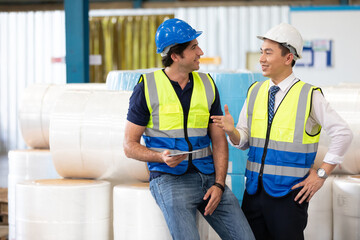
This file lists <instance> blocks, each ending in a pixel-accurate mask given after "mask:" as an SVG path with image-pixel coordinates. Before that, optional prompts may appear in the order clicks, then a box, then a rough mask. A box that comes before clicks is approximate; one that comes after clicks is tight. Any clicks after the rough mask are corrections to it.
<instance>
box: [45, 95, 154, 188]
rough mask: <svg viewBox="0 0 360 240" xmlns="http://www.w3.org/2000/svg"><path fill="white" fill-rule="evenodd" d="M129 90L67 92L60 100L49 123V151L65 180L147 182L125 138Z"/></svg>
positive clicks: (141, 164)
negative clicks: (129, 153) (125, 145)
mask: <svg viewBox="0 0 360 240" xmlns="http://www.w3.org/2000/svg"><path fill="white" fill-rule="evenodd" d="M130 96H131V92H126V91H106V90H104V91H100V90H97V91H92V90H68V91H66V92H65V93H64V94H62V95H61V97H60V98H59V99H58V101H57V103H56V106H55V108H54V111H53V114H52V117H51V124H50V148H51V153H52V156H53V161H54V165H55V168H56V170H57V172H58V173H59V174H60V175H61V176H63V177H73V178H101V179H108V180H110V181H115V182H118V183H119V182H131V181H147V180H148V178H149V173H148V170H147V166H146V163H145V162H140V161H137V160H134V159H129V158H127V157H126V156H125V154H124V151H123V139H124V131H125V124H126V115H127V110H128V103H129V98H130Z"/></svg>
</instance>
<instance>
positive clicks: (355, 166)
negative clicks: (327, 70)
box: [315, 84, 360, 174]
mask: <svg viewBox="0 0 360 240" xmlns="http://www.w3.org/2000/svg"><path fill="white" fill-rule="evenodd" d="M322 90H323V93H324V96H325V98H326V100H327V101H328V102H329V103H330V105H331V107H332V108H333V109H334V110H335V111H336V112H337V113H338V114H339V115H340V116H341V117H342V118H343V119H344V120H345V121H346V122H347V123H348V124H349V126H350V129H351V130H352V132H353V140H352V142H351V145H350V146H349V149H348V151H347V152H346V154H345V157H344V161H343V163H342V164H340V165H338V166H337V167H336V168H335V169H334V171H333V174H360V121H359V119H360V85H347V84H340V85H339V86H330V87H322ZM329 144H330V138H329V137H328V136H327V135H326V133H325V131H321V135H320V142H319V149H318V153H317V155H316V159H315V167H319V166H320V165H321V164H322V160H323V159H324V156H325V154H326V153H327V151H328V146H329Z"/></svg>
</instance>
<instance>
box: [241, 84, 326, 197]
mask: <svg viewBox="0 0 360 240" xmlns="http://www.w3.org/2000/svg"><path fill="white" fill-rule="evenodd" d="M268 89H269V80H267V81H264V82H260V83H255V84H254V85H253V86H251V87H250V88H249V93H248V98H247V102H248V105H247V110H248V128H249V132H250V134H249V135H250V138H249V145H250V150H249V154H248V155H249V159H248V162H247V167H246V169H247V176H248V181H249V183H247V186H248V187H249V189H247V191H248V192H249V193H250V194H253V193H255V192H256V190H257V185H258V183H257V176H258V174H259V173H260V171H261V164H262V159H263V158H264V159H265V161H264V163H263V164H264V167H263V172H262V173H263V182H264V187H265V190H266V191H267V192H268V193H269V194H270V195H272V196H283V195H285V194H287V193H288V192H289V191H290V189H291V187H292V186H293V185H294V184H296V183H297V182H299V181H301V180H302V179H303V178H304V177H305V176H306V174H307V173H308V171H309V169H310V167H311V165H312V164H313V162H314V159H315V155H316V151H317V147H318V142H319V136H320V134H319V133H320V128H319V132H318V134H316V135H314V136H310V135H308V134H307V133H306V130H305V126H306V121H307V119H308V117H309V114H310V107H311V97H312V91H313V90H314V89H316V88H315V87H313V86H311V85H310V84H306V83H304V82H301V81H298V82H296V83H295V84H294V85H293V86H292V87H291V88H290V90H289V91H288V93H287V94H286V96H285V97H284V99H283V100H282V102H281V103H280V104H279V106H278V109H277V110H276V112H275V115H274V120H273V123H272V125H271V126H268V125H267V124H268V123H267V117H268V116H267V114H268V113H267V99H268ZM290 94H291V95H290ZM256 108H257V109H256ZM254 110H256V112H255V111H254ZM279 115H280V116H279ZM268 127H271V129H270V133H269V136H267V130H268ZM261 131H262V132H261ZM267 137H268V138H267ZM265 149H266V150H265ZM264 151H266V156H263V154H264ZM251 172H253V173H256V174H251ZM274 179H275V180H277V181H274Z"/></svg>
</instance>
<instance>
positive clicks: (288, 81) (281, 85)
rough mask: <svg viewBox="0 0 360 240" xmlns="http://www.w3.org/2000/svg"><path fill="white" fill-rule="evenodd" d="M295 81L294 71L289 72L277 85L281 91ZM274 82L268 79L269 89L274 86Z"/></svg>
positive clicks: (285, 89) (284, 90)
mask: <svg viewBox="0 0 360 240" xmlns="http://www.w3.org/2000/svg"><path fill="white" fill-rule="evenodd" d="M295 81H296V77H295V75H294V73H291V74H290V75H289V76H288V77H287V78H285V79H284V80H282V81H281V82H280V83H279V84H278V85H277V86H278V87H279V88H280V90H281V91H283V92H286V91H287V90H288V89H289V88H290V87H291V86H292V85H293V84H294V82H295ZM274 85H275V84H274V83H273V81H270V84H269V89H270V88H271V87H272V86H274Z"/></svg>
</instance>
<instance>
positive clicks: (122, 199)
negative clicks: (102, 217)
mask: <svg viewBox="0 0 360 240" xmlns="http://www.w3.org/2000/svg"><path fill="white" fill-rule="evenodd" d="M113 207H114V213H113V216H114V240H120V239H126V240H137V239H147V240H168V239H171V235H170V232H169V229H168V227H167V224H166V222H165V219H164V216H163V214H162V212H161V210H160V208H159V207H158V205H157V204H156V202H155V200H154V198H153V197H152V195H151V192H150V190H149V183H138V184H132V185H131V184H126V185H117V186H115V187H114V204H113Z"/></svg>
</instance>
